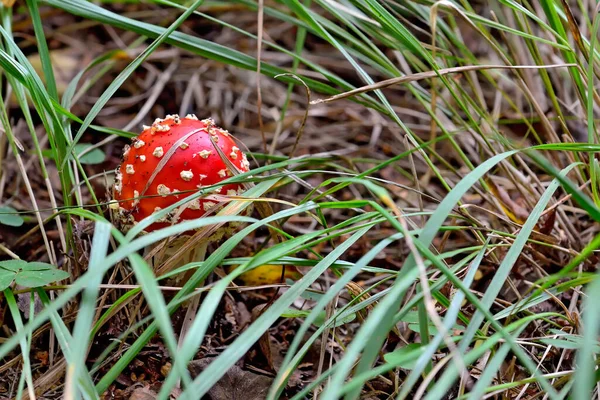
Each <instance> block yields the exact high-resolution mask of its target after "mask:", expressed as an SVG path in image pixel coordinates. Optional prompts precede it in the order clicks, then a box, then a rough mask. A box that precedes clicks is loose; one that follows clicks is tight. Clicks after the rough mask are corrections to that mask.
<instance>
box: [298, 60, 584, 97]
mask: <svg viewBox="0 0 600 400" xmlns="http://www.w3.org/2000/svg"><path fill="white" fill-rule="evenodd" d="M576 66H577V64H549V65H467V66H462V67H452V68H442V69H439V70H437V71H427V72H418V73H416V74H412V75H408V76H401V77H398V78H392V79H386V80H384V81H381V82H377V83H375V84H374V85H367V86H362V87H360V88H357V89H354V90H350V91H348V92H344V93H340V94H336V95H335V96H331V97H328V98H326V99H318V100H313V101H311V102H310V104H322V103H331V102H332V101H336V100H341V99H346V98H349V97H352V96H356V95H358V94H361V93H365V92H371V91H373V90H378V89H384V88H387V87H390V86H394V85H399V84H401V83H410V82H416V81H420V80H423V79H431V78H436V77H438V76H442V75H449V74H456V73H461V72H469V71H485V70H490V69H507V70H513V69H553V68H568V67H576Z"/></svg>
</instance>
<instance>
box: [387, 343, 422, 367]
mask: <svg viewBox="0 0 600 400" xmlns="http://www.w3.org/2000/svg"><path fill="white" fill-rule="evenodd" d="M426 348H427V346H422V345H420V344H418V343H410V344H407V345H406V346H404V347H401V348H399V349H397V350H394V351H393V352H391V353H387V354H385V355H384V356H383V359H384V360H385V362H387V363H389V364H394V365H396V366H398V367H400V368H404V369H413V368H414V366H415V364H416V363H417V360H418V359H419V357H420V356H421V354H422V353H423V352H424V351H425V349H426Z"/></svg>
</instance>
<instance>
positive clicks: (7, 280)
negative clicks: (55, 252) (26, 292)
mask: <svg viewBox="0 0 600 400" xmlns="http://www.w3.org/2000/svg"><path fill="white" fill-rule="evenodd" d="M68 277H69V274H68V273H67V272H65V271H62V270H60V269H58V268H56V267H54V266H53V265H50V264H46V263H42V262H30V263H28V262H26V261H23V260H8V261H0V290H4V289H6V288H8V287H10V285H11V284H12V283H13V281H14V282H16V283H17V284H18V285H21V286H24V287H28V288H32V287H39V286H44V285H48V284H50V283H52V282H56V281H61V280H63V279H66V278H68Z"/></svg>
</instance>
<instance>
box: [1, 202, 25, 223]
mask: <svg viewBox="0 0 600 400" xmlns="http://www.w3.org/2000/svg"><path fill="white" fill-rule="evenodd" d="M16 212H17V210H15V209H14V208H12V207H7V206H4V207H0V224H3V225H8V226H21V225H23V218H21V216H20V215H19V214H16Z"/></svg>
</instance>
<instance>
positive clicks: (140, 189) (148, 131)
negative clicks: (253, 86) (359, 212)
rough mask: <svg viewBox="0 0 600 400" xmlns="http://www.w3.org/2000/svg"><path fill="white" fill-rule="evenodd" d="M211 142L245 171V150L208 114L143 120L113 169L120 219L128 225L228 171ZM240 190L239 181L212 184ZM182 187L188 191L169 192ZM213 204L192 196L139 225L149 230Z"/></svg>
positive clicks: (199, 213) (196, 215)
mask: <svg viewBox="0 0 600 400" xmlns="http://www.w3.org/2000/svg"><path fill="white" fill-rule="evenodd" d="M211 139H212V140H211ZM213 142H214V143H215V144H216V146H218V148H219V149H220V150H221V152H222V153H223V154H224V155H225V157H227V158H228V159H229V161H231V163H232V164H233V165H235V166H236V167H237V169H239V170H240V171H241V172H247V171H248V169H249V163H248V160H247V158H246V155H245V154H244V153H242V151H241V150H240V149H239V148H238V147H237V146H236V143H235V142H234V140H233V138H232V137H231V135H230V134H229V133H228V132H227V131H225V130H223V129H221V128H219V127H217V126H215V125H214V122H213V121H212V120H210V119H206V120H202V121H199V120H198V118H196V116H195V115H188V116H186V117H185V118H180V117H179V116H178V115H167V117H166V118H165V119H160V118H159V119H157V120H156V121H154V123H153V124H152V126H149V127H148V126H145V127H144V130H143V132H142V133H141V134H140V135H139V136H138V137H137V138H134V139H133V144H132V146H126V147H125V149H124V151H123V162H122V163H121V165H120V166H119V167H118V168H117V171H116V174H117V176H116V178H115V185H114V187H113V197H114V199H115V200H117V201H118V203H119V212H118V214H119V218H120V220H121V222H122V223H123V224H124V225H131V224H133V223H135V222H136V221H141V220H142V219H144V218H146V217H147V216H149V215H151V214H153V213H155V212H157V211H160V210H161V209H163V208H166V207H168V206H170V205H172V204H174V203H176V202H178V201H180V200H181V199H183V198H185V197H188V196H190V195H193V194H194V192H193V191H196V190H198V189H199V188H202V187H204V186H210V185H214V184H216V183H219V182H221V181H223V180H225V179H227V178H228V177H230V176H233V174H232V172H231V171H230V170H229V168H228V167H227V165H226V164H225V162H224V161H223V160H222V159H221V155H220V154H219V153H218V152H217V150H216V149H215V146H214V145H213ZM242 190H243V186H242V185H241V184H230V185H224V186H222V187H220V188H217V189H215V192H216V193H218V194H224V195H238V194H239V193H240V192H241V191H242ZM184 191H189V192H187V193H182V194H180V195H176V194H172V193H176V192H184ZM145 196H151V197H145ZM140 197H143V198H140ZM216 205H217V203H215V202H214V201H211V200H207V199H196V200H192V201H190V203H188V204H187V205H186V206H185V207H186V208H185V209H184V210H183V211H182V212H180V213H170V214H169V215H168V216H167V218H165V219H163V220H161V221H159V222H156V223H154V224H152V225H150V226H148V227H147V228H146V229H145V230H146V232H150V231H153V230H155V229H159V228H162V227H165V226H168V225H171V224H173V223H176V222H178V221H180V220H189V219H196V218H199V217H202V216H203V215H205V214H206V212H207V211H209V210H211V209H214V207H215V206H216ZM177 214H178V215H177Z"/></svg>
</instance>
